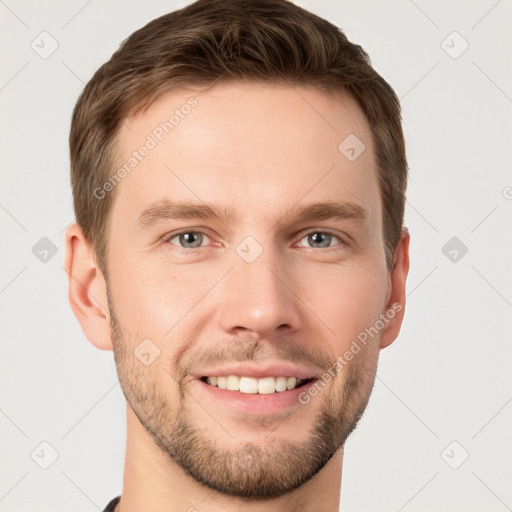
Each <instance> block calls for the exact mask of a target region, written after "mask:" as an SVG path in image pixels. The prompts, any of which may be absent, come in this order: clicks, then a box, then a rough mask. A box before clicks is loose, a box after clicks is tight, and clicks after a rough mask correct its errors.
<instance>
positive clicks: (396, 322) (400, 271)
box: [380, 228, 410, 349]
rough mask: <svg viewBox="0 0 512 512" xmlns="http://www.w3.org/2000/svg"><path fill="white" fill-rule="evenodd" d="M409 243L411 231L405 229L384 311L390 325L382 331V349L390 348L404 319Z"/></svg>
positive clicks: (390, 280)
mask: <svg viewBox="0 0 512 512" xmlns="http://www.w3.org/2000/svg"><path fill="white" fill-rule="evenodd" d="M409 241H410V235H409V231H408V230H407V228H403V229H402V234H401V236H400V239H399V240H398V243H397V244H396V247H395V255H394V258H393V269H392V271H391V274H390V276H389V283H388V290H389V291H388V300H387V304H386V308H385V310H384V315H385V316H386V317H387V318H388V323H387V324H386V326H385V327H384V329H383V330H382V331H381V340H380V348H381V349H382V348H386V347H388V346H389V345H391V343H393V341H395V339H396V338H397V336H398V333H399V332H400V327H401V326H402V321H403V319H404V312H405V282H406V280H407V274H408V273H409Z"/></svg>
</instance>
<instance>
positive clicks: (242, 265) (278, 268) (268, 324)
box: [220, 248, 301, 337]
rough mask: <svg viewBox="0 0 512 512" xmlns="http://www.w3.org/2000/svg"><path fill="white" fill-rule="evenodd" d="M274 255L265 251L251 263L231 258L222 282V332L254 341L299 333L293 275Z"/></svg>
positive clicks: (297, 302)
mask: <svg viewBox="0 0 512 512" xmlns="http://www.w3.org/2000/svg"><path fill="white" fill-rule="evenodd" d="M285 267H286V265H285V262H284V261H282V257H280V255H279V254H276V251H272V250H271V249H268V248H265V249H264V250H263V252H262V254H261V255H260V256H259V257H258V258H257V259H256V260H255V261H252V262H251V263H248V262H247V261H245V260H244V259H243V258H242V257H239V255H238V254H234V262H233V269H232V270H231V271H230V272H229V273H228V274H227V276H226V278H225V279H224V280H223V283H222V286H223V289H222V302H221V306H220V321H221V328H222V330H223V332H225V333H227V334H230V335H236V334H238V333H241V334H243V335H247V334H248V333H249V332H254V333H256V334H257V335H258V337H267V336H270V335H271V334H276V333H277V334H283V335H284V334H290V333H292V332H295V331H296V330H297V329H299V327H300V326H299V323H300V318H301V315H300V309H299V308H300V303H301V302H300V298H299V297H298V296H297V295H296V294H295V292H294V287H296V286H297V283H295V282H294V277H293V271H292V270H291V269H290V267H289V265H288V268H287V269H286V268H285Z"/></svg>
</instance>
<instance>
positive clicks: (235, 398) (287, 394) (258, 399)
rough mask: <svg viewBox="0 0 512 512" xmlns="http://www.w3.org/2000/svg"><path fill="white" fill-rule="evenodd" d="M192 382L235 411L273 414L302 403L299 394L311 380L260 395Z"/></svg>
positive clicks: (209, 396)
mask: <svg viewBox="0 0 512 512" xmlns="http://www.w3.org/2000/svg"><path fill="white" fill-rule="evenodd" d="M194 382H196V383H197V385H198V386H199V387H200V390H201V392H204V393H206V394H207V396H208V399H213V400H216V401H217V402H219V403H221V404H222V405H223V406H225V407H228V408H232V409H235V410H237V411H243V412H248V413H251V412H253V413H257V414H275V413H279V412H283V411H285V410H286V409H288V408H291V407H293V406H295V405H302V404H301V403H300V402H299V395H300V394H301V393H303V392H305V391H307V389H308V387H309V386H310V385H311V384H313V381H310V382H308V383H307V384H305V385H303V386H300V387H298V388H295V389H289V390H287V391H277V392H275V393H269V394H268V395H260V394H258V393H241V392H240V391H230V390H228V389H220V388H219V387H217V386H212V385H210V384H207V383H206V382H203V381H202V380H199V379H196V380H195V381H194Z"/></svg>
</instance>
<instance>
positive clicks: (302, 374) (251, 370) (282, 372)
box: [192, 362, 318, 380]
mask: <svg viewBox="0 0 512 512" xmlns="http://www.w3.org/2000/svg"><path fill="white" fill-rule="evenodd" d="M224 375H226V376H227V375H238V376H240V377H253V378H255V379H262V378H264V377H297V378H298V379H302V380H306V379H314V378H316V377H317V376H318V371H317V370H315V369H313V368H311V367H308V366H305V365H296V364H293V363H287V362H273V363H269V362H267V363H261V364H255V363H245V364H240V363H237V364H228V363H225V364H222V365H218V366H213V367H210V368H201V369H200V370H198V371H195V372H193V374H192V376H193V377H194V378H196V379H200V378H202V377H218V376H224Z"/></svg>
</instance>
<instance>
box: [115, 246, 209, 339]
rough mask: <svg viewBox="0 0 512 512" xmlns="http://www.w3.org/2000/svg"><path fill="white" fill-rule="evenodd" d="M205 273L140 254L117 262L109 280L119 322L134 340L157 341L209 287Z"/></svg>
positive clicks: (204, 270)
mask: <svg viewBox="0 0 512 512" xmlns="http://www.w3.org/2000/svg"><path fill="white" fill-rule="evenodd" d="M209 271H210V270H209V269H208V266H202V267H201V273H200V274H199V273H198V270H197V267H195V268H194V266H193V265H182V266H181V267H179V266H176V265H173V266H171V265H168V264H166V262H165V260H162V261H157V259H155V260H153V261H149V262H148V261H144V257H143V256H142V255H141V256H135V257H133V258H131V259H128V258H125V259H123V260H119V261H117V262H116V266H115V268H114V269H113V270H112V272H111V279H110V281H111V288H112V297H113V301H114V304H115V306H116V314H117V315H118V317H119V320H120V321H121V322H123V323H124V324H125V325H126V327H127V328H128V329H129V330H130V331H132V332H133V334H134V335H136V336H137V337H141V336H142V338H152V337H154V339H161V338H162V337H164V335H165V334H166V333H167V332H168V331H169V330H170V329H171V328H172V327H173V326H174V325H175V324H177V323H178V322H180V321H181V319H182V318H183V317H184V316H185V315H186V314H187V312H188V311H189V310H191V308H193V307H194V305H195V304H196V303H197V302H198V301H199V300H200V299H201V297H202V296H203V295H204V294H205V292H207V290H208V288H209V287H211V284H209V283H210V281H211V279H209V278H208V276H206V275H204V272H209Z"/></svg>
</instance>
